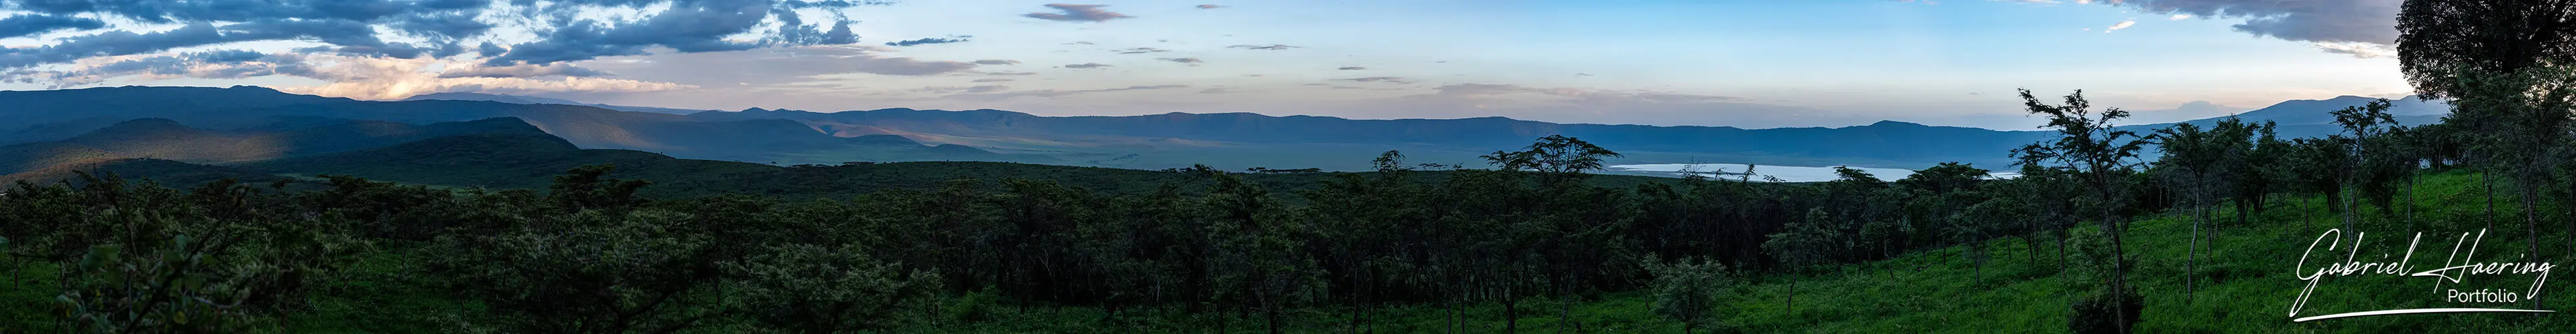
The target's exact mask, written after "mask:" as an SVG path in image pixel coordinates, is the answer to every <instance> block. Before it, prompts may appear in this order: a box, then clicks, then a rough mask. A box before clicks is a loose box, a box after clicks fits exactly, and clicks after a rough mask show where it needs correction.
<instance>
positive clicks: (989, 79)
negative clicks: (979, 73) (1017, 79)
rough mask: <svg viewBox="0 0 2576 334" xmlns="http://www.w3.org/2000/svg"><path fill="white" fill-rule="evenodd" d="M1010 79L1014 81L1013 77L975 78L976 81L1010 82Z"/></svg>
mask: <svg viewBox="0 0 2576 334" xmlns="http://www.w3.org/2000/svg"><path fill="white" fill-rule="evenodd" d="M1010 81H1013V80H1012V79H1011V78H983V79H975V81H974V82H1010Z"/></svg>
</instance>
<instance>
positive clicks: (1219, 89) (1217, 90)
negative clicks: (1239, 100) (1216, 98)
mask: <svg viewBox="0 0 2576 334" xmlns="http://www.w3.org/2000/svg"><path fill="white" fill-rule="evenodd" d="M1242 92H1243V91H1239V90H1234V89H1229V88H1225V87H1217V88H1208V89H1202V90H1199V94H1232V93H1242Z"/></svg>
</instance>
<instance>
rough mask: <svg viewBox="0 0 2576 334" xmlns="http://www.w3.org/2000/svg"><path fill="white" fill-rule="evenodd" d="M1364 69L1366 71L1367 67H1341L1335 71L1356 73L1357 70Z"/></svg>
mask: <svg viewBox="0 0 2576 334" xmlns="http://www.w3.org/2000/svg"><path fill="white" fill-rule="evenodd" d="M1366 69H1368V67H1362V66H1343V67H1342V68H1337V70H1343V71H1358V70H1366Z"/></svg>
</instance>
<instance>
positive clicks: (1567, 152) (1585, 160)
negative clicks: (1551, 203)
mask: <svg viewBox="0 0 2576 334" xmlns="http://www.w3.org/2000/svg"><path fill="white" fill-rule="evenodd" d="M1620 156H1621V155H1619V152H1612V151H1610V150H1609V149H1605V148H1601V146H1595V145H1592V143H1588V142H1584V141H1583V140H1582V139H1575V138H1574V137H1566V136H1565V135H1548V136H1547V137H1540V138H1539V139H1538V142H1536V143H1530V145H1529V147H1526V148H1523V149H1522V150H1520V151H1494V153H1492V154H1487V155H1485V156H1484V158H1485V161H1487V162H1491V163H1493V164H1494V166H1495V167H1497V168H1501V169H1502V170H1509V171H1520V170H1527V171H1534V172H1538V173H1539V174H1540V175H1541V176H1540V177H1541V179H1540V180H1541V181H1544V182H1545V183H1556V182H1562V181H1572V180H1580V179H1581V177H1582V175H1583V172H1585V171H1593V170H1600V169H1601V168H1602V167H1603V166H1602V162H1601V159H1602V158H1615V157H1620Z"/></svg>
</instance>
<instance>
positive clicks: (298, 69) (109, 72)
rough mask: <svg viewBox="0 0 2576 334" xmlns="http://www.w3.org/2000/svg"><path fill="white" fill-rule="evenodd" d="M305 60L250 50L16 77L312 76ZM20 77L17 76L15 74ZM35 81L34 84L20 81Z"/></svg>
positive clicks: (72, 80)
mask: <svg viewBox="0 0 2576 334" xmlns="http://www.w3.org/2000/svg"><path fill="white" fill-rule="evenodd" d="M309 69H310V68H309V67H308V66H306V65H304V64H303V58H302V57H299V56H294V55H270V54H262V53H258V52H253V51H249V50H214V51H206V52H190V53H182V54H174V55H162V56H151V57H140V58H129V59H121V60H117V61H113V62H107V63H105V64H99V65H96V66H90V67H85V68H79V69H74V70H70V71H64V72H58V73H37V72H32V71H31V72H24V73H18V74H16V75H34V76H47V77H51V78H52V79H53V80H54V81H55V82H56V83H57V84H56V86H57V87H59V86H63V85H78V84H88V83H95V82H98V81H102V80H106V79H108V78H114V77H120V76H127V75H158V76H190V77H199V78H217V79H226V78H243V77H252V76H261V75H269V74H278V73H281V72H288V73H308V72H307V71H309ZM13 73H16V72H13ZM19 81H31V80H19Z"/></svg>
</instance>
